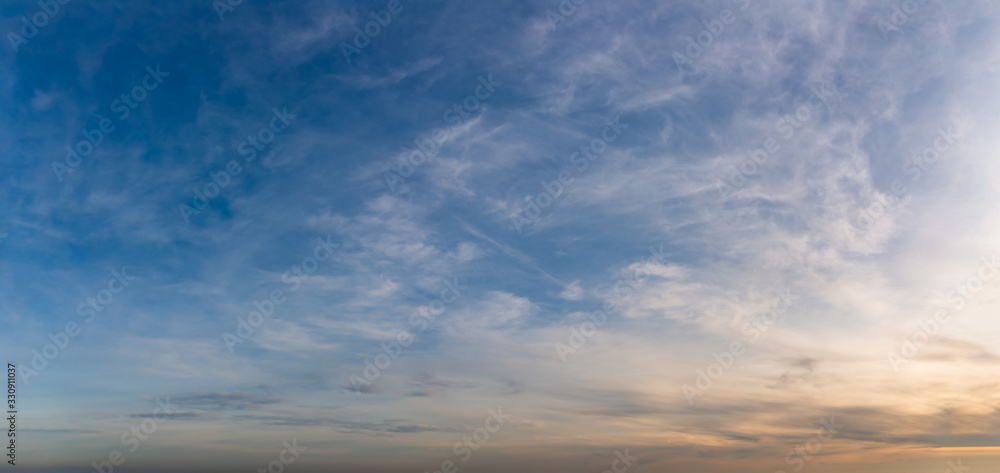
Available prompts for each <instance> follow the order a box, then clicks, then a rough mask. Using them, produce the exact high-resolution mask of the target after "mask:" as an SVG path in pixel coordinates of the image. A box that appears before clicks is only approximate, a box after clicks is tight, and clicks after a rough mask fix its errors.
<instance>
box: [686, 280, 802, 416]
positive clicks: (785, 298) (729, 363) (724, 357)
mask: <svg viewBox="0 0 1000 473" xmlns="http://www.w3.org/2000/svg"><path fill="white" fill-rule="evenodd" d="M798 300H799V296H795V295H793V294H792V290H791V289H788V288H786V289H785V290H784V292H779V293H778V297H777V298H775V299H773V300H772V302H771V308H770V309H767V310H765V311H764V312H762V313H760V314H759V315H755V316H753V317H750V320H749V321H748V322H747V323H745V324H743V327H742V328H741V329H740V333H742V334H743V335H744V336H746V337H748V338H749V340H748V342H749V343H757V341H758V340H760V338H761V336H762V335H763V334H766V333H767V329H768V328H769V327H770V326H771V325H774V323H775V322H777V321H778V317H779V316H780V315H782V314H784V313H785V312H788V309H791V308H792V305H794V304H795V302H796V301H798ZM744 354H746V348H745V347H744V346H743V343H742V342H739V341H734V342H732V343H730V344H729V349H728V351H723V352H722V354H721V355H720V354H719V353H712V358H714V359H715V363H709V365H708V366H707V367H706V368H705V369H704V370H701V369H698V370H695V374H696V375H697V377H696V378H695V381H694V386H691V385H689V384H685V385H683V386H681V391H682V392H683V393H684V397H685V398H687V401H688V404H690V405H694V400H695V399H696V398H698V397H699V396H701V395H703V394H705V391H708V390H709V388H711V387H712V386H713V385H714V384H715V382H716V381H718V380H719V379H720V378H722V375H724V374H726V372H728V371H729V369H730V368H732V367H733V366H734V365H735V364H736V360H738V359H739V358H740V357H742V356H743V355H744Z"/></svg>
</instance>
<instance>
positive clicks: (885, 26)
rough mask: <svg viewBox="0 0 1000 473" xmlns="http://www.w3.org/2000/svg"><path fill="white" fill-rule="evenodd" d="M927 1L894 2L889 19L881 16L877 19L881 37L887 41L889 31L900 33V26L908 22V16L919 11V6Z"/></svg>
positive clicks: (907, 0)
mask: <svg viewBox="0 0 1000 473" xmlns="http://www.w3.org/2000/svg"><path fill="white" fill-rule="evenodd" d="M928 1H929V0H904V1H903V3H902V4H896V3H894V4H893V5H892V15H889V21H885V20H883V19H882V17H879V19H878V29H879V31H881V32H882V39H884V40H886V41H889V33H897V34H902V33H903V30H902V29H901V28H902V26H903V25H905V24H906V23H908V22H909V21H910V18H911V17H913V15H916V14H917V12H918V11H920V7H921V6H923V5H926V4H927V2H928Z"/></svg>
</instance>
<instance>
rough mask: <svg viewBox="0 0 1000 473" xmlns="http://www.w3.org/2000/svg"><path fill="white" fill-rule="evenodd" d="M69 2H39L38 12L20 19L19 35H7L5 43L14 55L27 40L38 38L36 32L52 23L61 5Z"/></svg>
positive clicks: (45, 0) (61, 0) (10, 33)
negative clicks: (8, 44) (29, 17)
mask: <svg viewBox="0 0 1000 473" xmlns="http://www.w3.org/2000/svg"><path fill="white" fill-rule="evenodd" d="M69 2H70V0H41V1H40V2H38V8H39V10H38V11H37V12H35V13H34V14H32V15H31V19H28V16H27V15H25V16H22V17H21V34H17V33H16V32H14V31H11V32H9V33H7V41H8V42H10V48H11V49H13V50H14V55H15V56H16V55H17V53H19V52H21V47H22V46H24V45H26V44H28V40H30V39H32V38H34V37H35V36H38V31H39V30H40V29H41V28H44V27H45V26H47V25H48V24H49V22H50V21H52V20H53V19H54V18H55V17H56V15H58V14H59V12H60V11H61V10H62V5H66V4H68V3H69Z"/></svg>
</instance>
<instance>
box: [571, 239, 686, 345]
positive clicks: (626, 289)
mask: <svg viewBox="0 0 1000 473" xmlns="http://www.w3.org/2000/svg"><path fill="white" fill-rule="evenodd" d="M649 252H650V253H651V255H652V256H650V257H648V259H646V260H645V261H644V262H643V264H642V265H641V266H639V267H638V268H636V270H635V271H634V272H632V274H630V275H629V276H628V277H626V278H623V279H619V280H617V281H616V282H615V284H614V291H615V294H616V295H617V296H618V297H620V298H621V302H625V301H627V300H629V299H631V298H632V296H633V295H635V292H636V291H638V290H639V288H641V287H642V286H644V285H645V284H646V281H647V280H648V279H649V276H650V274H652V271H651V270H650V269H649V267H650V266H651V265H654V264H666V262H667V254H666V253H664V252H663V245H660V249H659V250H656V249H653V248H650V249H649ZM618 305H619V301H618V300H616V298H614V297H609V298H606V299H605V300H604V305H603V306H602V308H601V309H598V310H596V311H594V312H593V313H590V314H587V318H588V319H590V320H589V321H586V322H582V323H580V324H579V325H578V326H576V327H573V328H571V329H570V331H569V338H568V339H567V340H566V343H560V342H557V343H556V344H555V349H556V354H557V355H558V356H559V359H560V360H562V362H563V363H566V361H567V356H569V355H572V354H574V353H576V351H577V350H579V349H580V348H583V346H584V345H586V344H587V341H589V340H590V338H591V337H593V336H594V335H596V334H597V330H598V329H600V328H602V327H604V324H605V323H607V321H608V315H609V314H614V313H615V311H616V310H617V307H618Z"/></svg>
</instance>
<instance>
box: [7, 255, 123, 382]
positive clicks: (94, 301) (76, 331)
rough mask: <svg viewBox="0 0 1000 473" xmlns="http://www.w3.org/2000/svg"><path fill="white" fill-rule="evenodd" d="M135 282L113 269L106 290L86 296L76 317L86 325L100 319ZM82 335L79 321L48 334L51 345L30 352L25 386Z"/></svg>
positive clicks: (25, 373)
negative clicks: (101, 313) (29, 366)
mask: <svg viewBox="0 0 1000 473" xmlns="http://www.w3.org/2000/svg"><path fill="white" fill-rule="evenodd" d="M134 280H135V276H129V275H128V273H127V272H126V268H124V267H122V269H121V271H120V272H119V271H118V270H114V269H113V270H111V278H110V279H108V283H107V288H106V289H101V290H99V291H97V294H96V295H95V296H94V297H87V298H86V299H84V300H83V302H80V304H79V305H77V307H76V314H77V315H78V316H80V317H82V318H83V323H85V324H90V323H91V322H93V321H94V318H95V317H97V314H98V313H100V312H103V311H104V309H105V308H107V307H108V306H110V305H111V304H112V303H113V302H114V301H115V296H116V295H118V294H121V293H122V292H123V291H125V288H127V287H128V286H129V283H130V282H132V281H134ZM80 333H82V328H81V327H80V324H78V323H76V322H66V325H64V326H63V329H62V330H60V331H58V332H56V333H49V334H48V337H49V340H51V341H52V343H47V344H45V346H43V347H42V349H41V352H39V351H38V350H31V354H32V355H33V356H32V358H31V368H24V369H23V370H22V371H21V380H22V381H24V384H25V385H27V384H30V382H31V379H32V378H34V377H36V376H38V374H39V373H41V372H43V371H45V369H46V368H48V366H49V362H50V361H52V360H55V359H56V358H57V357H58V356H59V354H61V353H62V352H63V351H64V350H66V348H68V347H69V344H70V342H71V341H72V340H73V339H74V338H76V337H77V336H78V335H80Z"/></svg>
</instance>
